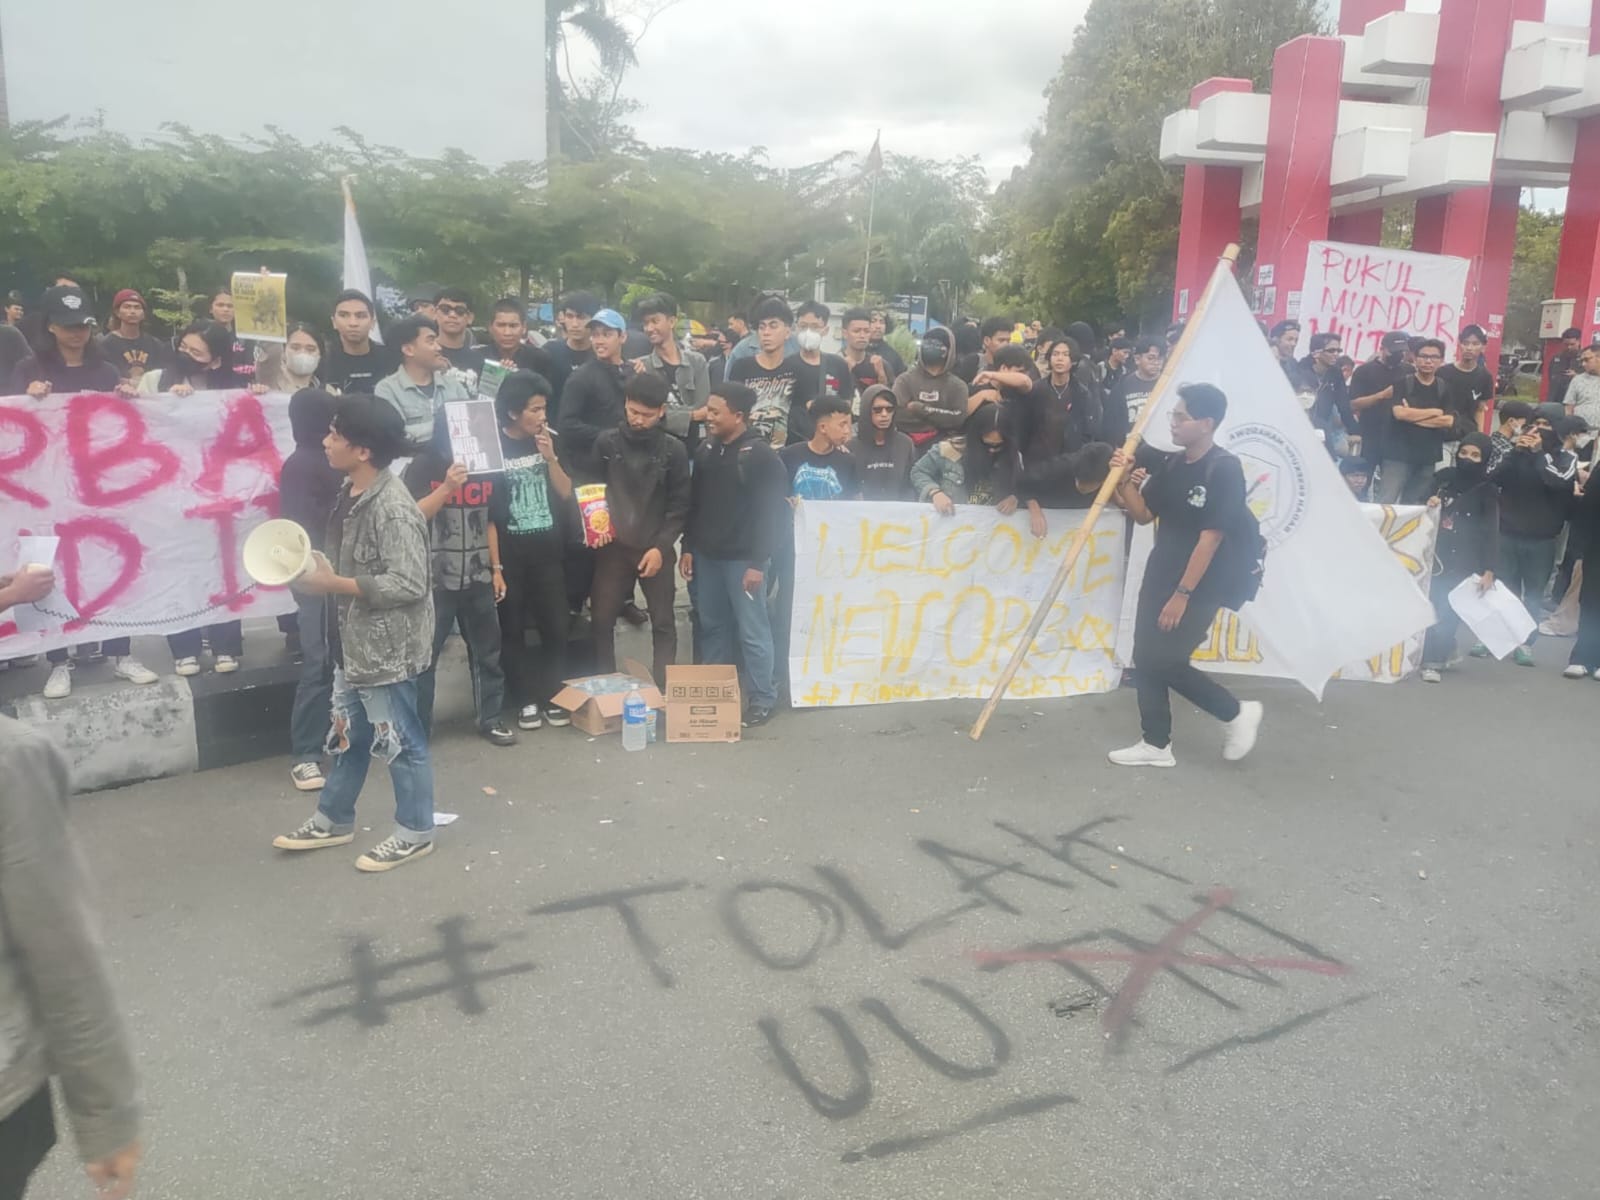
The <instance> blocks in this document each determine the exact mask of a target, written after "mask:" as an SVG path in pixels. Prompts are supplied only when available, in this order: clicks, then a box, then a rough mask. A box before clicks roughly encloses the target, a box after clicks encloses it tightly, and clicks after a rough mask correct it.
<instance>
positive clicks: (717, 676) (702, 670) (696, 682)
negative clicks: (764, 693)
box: [667, 666, 741, 742]
mask: <svg viewBox="0 0 1600 1200" xmlns="http://www.w3.org/2000/svg"><path fill="white" fill-rule="evenodd" d="M740 733H741V725H740V711H739V671H738V668H736V667H731V666H703V667H668V668H667V741H669V742H737V741H738V740H739V737H740Z"/></svg>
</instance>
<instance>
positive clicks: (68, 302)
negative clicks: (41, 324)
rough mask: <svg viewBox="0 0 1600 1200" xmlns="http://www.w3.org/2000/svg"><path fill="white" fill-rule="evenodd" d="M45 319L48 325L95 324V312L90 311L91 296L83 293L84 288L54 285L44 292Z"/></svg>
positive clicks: (68, 326)
mask: <svg viewBox="0 0 1600 1200" xmlns="http://www.w3.org/2000/svg"><path fill="white" fill-rule="evenodd" d="M44 320H45V324H46V325H61V326H63V327H67V328H70V327H73V326H78V325H93V324H95V319H94V314H93V313H92V312H90V311H89V298H88V297H87V296H85V295H84V294H83V289H82V288H75V287H68V286H66V285H62V286H60V287H53V288H51V289H50V290H49V291H47V292H46V293H45V294H44Z"/></svg>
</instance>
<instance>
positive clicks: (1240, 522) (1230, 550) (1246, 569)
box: [1206, 447, 1267, 612]
mask: <svg viewBox="0 0 1600 1200" xmlns="http://www.w3.org/2000/svg"><path fill="white" fill-rule="evenodd" d="M1219 449H1220V447H1219ZM1222 455H1226V456H1227V457H1228V458H1233V457H1234V456H1233V455H1231V454H1228V452H1227V451H1226V450H1223V451H1222ZM1222 455H1218V456H1216V457H1214V458H1213V459H1212V460H1211V463H1210V465H1209V466H1207V467H1206V484H1207V486H1208V487H1209V485H1210V483H1211V473H1212V472H1213V471H1214V470H1216V467H1217V463H1218V461H1219V460H1220V459H1221V457H1222ZM1219 565H1220V567H1221V570H1222V576H1221V578H1222V582H1221V585H1220V587H1219V588H1218V590H1217V596H1218V598H1219V599H1220V600H1221V601H1222V607H1223V608H1228V609H1232V610H1233V611H1234V612H1238V611H1239V609H1240V608H1242V607H1243V606H1244V605H1246V604H1249V603H1250V601H1252V600H1254V599H1255V598H1256V596H1257V595H1258V594H1260V592H1261V581H1262V579H1264V578H1265V576H1266V573H1267V539H1266V538H1265V537H1264V536H1263V535H1262V533H1261V522H1260V521H1258V520H1256V515H1255V513H1253V512H1251V511H1250V506H1249V505H1248V504H1246V505H1244V506H1243V507H1242V511H1241V513H1240V515H1239V516H1238V517H1237V518H1236V519H1235V521H1234V527H1233V528H1230V529H1224V530H1223V531H1222V545H1221V546H1219V547H1218V548H1217V556H1216V558H1214V559H1212V561H1211V569H1212V570H1217V569H1218V567H1219Z"/></svg>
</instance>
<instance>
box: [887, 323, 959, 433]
mask: <svg viewBox="0 0 1600 1200" xmlns="http://www.w3.org/2000/svg"><path fill="white" fill-rule="evenodd" d="M941 343H942V345H943V347H944V359H943V365H941V366H939V367H937V368H936V369H935V370H932V371H930V370H929V369H928V368H927V367H926V366H924V365H923V357H922V352H921V351H920V350H919V352H918V354H917V361H916V362H914V363H912V364H911V367H910V368H909V369H908V370H907V371H906V372H905V373H904V374H903V375H901V376H900V377H899V378H898V379H896V380H895V381H894V398H895V400H896V402H898V404H899V405H900V411H899V413H898V414H896V416H895V425H896V426H897V427H898V428H899V429H900V431H901V432H902V433H905V434H909V435H910V437H911V438H912V440H913V441H915V442H917V443H918V444H919V445H921V444H925V443H926V442H927V441H928V440H929V439H930V435H939V436H946V437H947V436H949V435H950V434H953V433H955V432H956V431H957V430H958V429H960V428H961V427H962V426H963V425H965V424H966V422H967V395H968V391H967V385H966V384H965V383H963V382H962V381H961V380H960V379H958V378H956V376H955V375H953V374H951V372H950V368H951V366H952V365H953V364H954V363H955V360H956V346H955V337H954V335H953V334H952V333H951V332H950V331H949V330H948V329H945V328H944V327H943V326H938V327H936V328H933V329H930V330H928V332H927V333H925V334H923V336H922V350H926V349H927V348H928V347H929V345H930V344H931V345H935V346H937V345H940V344H941Z"/></svg>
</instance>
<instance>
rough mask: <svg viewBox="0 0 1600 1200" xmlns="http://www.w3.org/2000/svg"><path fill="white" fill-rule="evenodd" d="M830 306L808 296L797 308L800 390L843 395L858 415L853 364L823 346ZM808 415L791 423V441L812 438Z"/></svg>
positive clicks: (819, 394)
mask: <svg viewBox="0 0 1600 1200" xmlns="http://www.w3.org/2000/svg"><path fill="white" fill-rule="evenodd" d="M830 316H831V314H830V313H829V312H828V306H827V305H826V304H823V303H821V302H820V301H817V300H807V301H806V302H805V303H804V304H802V305H801V306H800V307H799V308H798V309H796V310H795V340H796V341H797V342H799V343H800V356H799V357H800V364H801V366H800V390H801V391H802V392H804V393H805V394H806V395H807V396H809V397H811V398H812V399H815V398H816V397H818V396H842V397H844V399H845V400H847V401H849V402H850V411H851V414H852V415H854V414H855V413H856V412H857V411H858V409H857V406H856V403H855V401H856V381H855V375H854V373H852V371H851V370H850V365H849V364H848V363H847V362H845V360H844V359H843V358H841V357H840V356H839V355H837V354H829V353H827V352H826V351H824V350H823V348H822V343H823V341H824V340H825V339H826V338H827V336H828V321H829V318H830ZM807 417H808V419H807V420H806V421H805V422H803V424H802V425H801V426H800V427H799V428H796V427H795V426H794V425H793V424H792V423H791V425H790V427H789V444H790V445H794V444H795V443H796V442H805V441H808V440H809V439H810V437H811V422H810V420H809V413H808V414H807Z"/></svg>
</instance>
